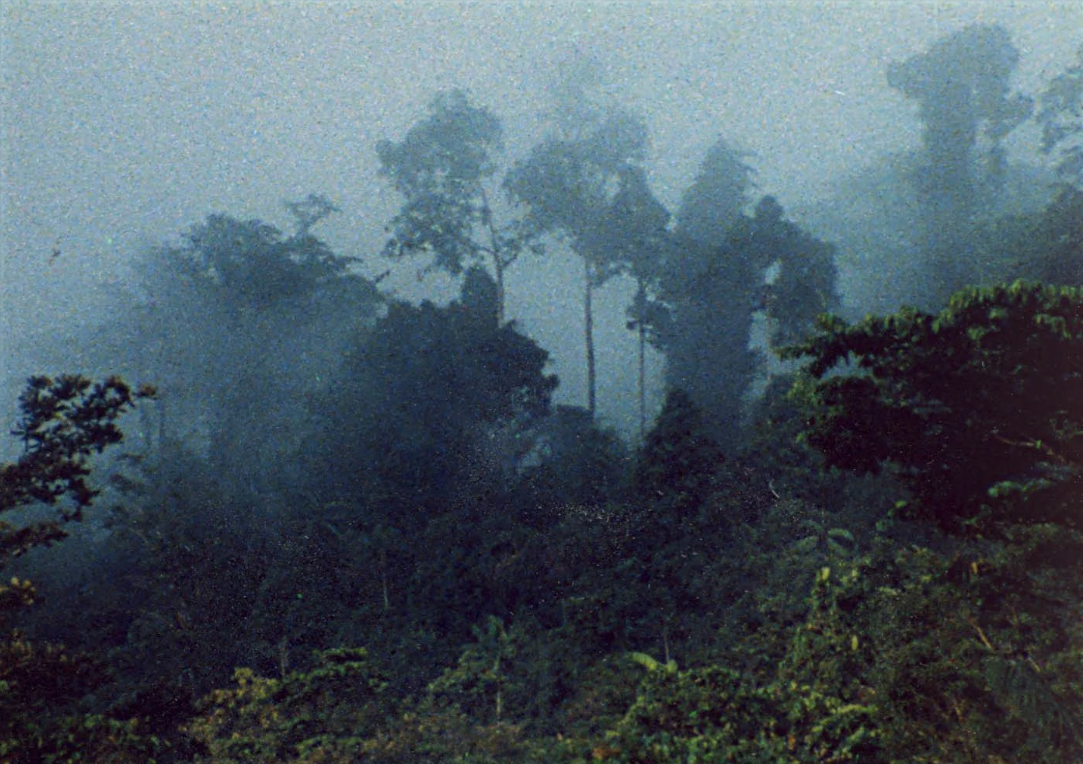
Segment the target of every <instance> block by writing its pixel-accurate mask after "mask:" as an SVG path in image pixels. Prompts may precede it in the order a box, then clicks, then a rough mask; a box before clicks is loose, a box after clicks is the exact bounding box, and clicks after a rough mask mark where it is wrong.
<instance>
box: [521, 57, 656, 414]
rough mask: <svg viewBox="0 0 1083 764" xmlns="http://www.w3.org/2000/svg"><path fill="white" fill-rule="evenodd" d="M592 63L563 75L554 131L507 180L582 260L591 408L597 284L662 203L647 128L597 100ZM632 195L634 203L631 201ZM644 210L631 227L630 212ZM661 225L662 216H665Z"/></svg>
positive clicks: (533, 216)
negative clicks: (650, 171)
mask: <svg viewBox="0 0 1083 764" xmlns="http://www.w3.org/2000/svg"><path fill="white" fill-rule="evenodd" d="M597 76H598V75H597V71H596V69H595V68H594V66H593V65H588V66H586V67H585V68H584V69H583V70H582V71H571V72H568V73H567V76H566V78H565V79H564V80H563V81H561V83H559V87H558V90H557V93H556V95H557V104H556V106H557V109H556V114H555V119H554V123H553V130H552V132H551V133H550V134H549V135H548V136H547V137H546V138H545V139H544V140H543V141H542V142H541V143H539V144H538V145H537V146H535V147H534V149H533V150H532V151H531V152H530V155H529V156H528V157H527V158H526V159H525V160H523V161H521V162H519V163H517V164H516V166H515V167H513V168H512V170H511V171H510V172H509V173H508V175H507V177H506V178H505V180H504V186H505V188H506V189H507V190H508V192H509V193H510V194H511V196H512V198H513V199H515V200H516V201H518V202H520V203H522V204H523V205H525V206H526V208H527V218H526V223H527V225H528V226H529V228H530V230H531V231H532V232H534V233H536V234H539V235H544V234H551V235H557V236H561V237H563V238H565V239H566V240H567V241H568V243H569V245H570V247H571V249H572V251H573V252H575V254H576V255H577V256H578V257H579V258H580V260H581V261H582V263H583V285H584V290H583V321H584V345H585V350H586V363H587V409H588V410H589V411H590V413H591V416H594V414H595V412H596V410H597V375H596V371H595V360H594V307H593V300H594V290H595V289H597V288H598V287H600V286H602V285H603V284H605V283H606V282H607V281H608V280H609V279H610V278H612V277H613V276H615V275H616V274H618V273H620V272H621V271H622V270H623V269H625V268H626V267H627V261H628V257H629V255H628V252H629V249H628V248H629V246H634V245H632V244H631V243H630V241H629V239H630V238H631V239H635V238H636V237H642V236H643V235H645V234H648V233H649V232H651V231H652V230H654V229H656V228H657V227H658V225H657V223H658V219H659V209H660V205H657V204H656V203H653V202H652V201H650V200H648V199H644V198H643V197H644V196H647V197H649V192H648V191H647V190H646V184H645V183H644V179H645V175H644V174H643V172H642V165H643V162H644V160H645V159H646V151H647V145H648V134H647V128H646V125H645V124H644V123H643V121H642V120H641V119H639V118H638V117H636V116H634V115H632V114H630V113H628V112H627V111H625V110H622V109H619V108H616V107H607V106H601V105H598V101H597V99H596V98H595V97H594V93H593V92H592V90H593V89H594V87H595V86H596V85H597ZM633 199H634V200H635V201H634V203H631V202H632V201H633ZM633 209H635V210H636V211H637V212H642V213H645V214H646V216H647V217H646V220H645V222H644V221H640V220H637V221H636V222H635V224H633V225H632V226H631V228H630V229H623V228H621V226H626V225H628V224H629V222H630V221H629V220H628V219H627V214H628V213H629V212H630V211H632V210H633ZM662 226H663V227H664V223H662Z"/></svg>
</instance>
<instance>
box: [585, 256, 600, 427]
mask: <svg viewBox="0 0 1083 764" xmlns="http://www.w3.org/2000/svg"><path fill="white" fill-rule="evenodd" d="M584 266H585V268H586V281H587V284H586V289H585V290H584V292H583V325H584V335H585V336H584V338H585V341H586V345H587V410H588V411H589V412H590V418H591V419H592V420H593V419H594V414H595V411H596V410H597V379H596V375H595V368H594V270H593V269H592V268H591V267H590V262H589V261H587V260H586V259H584Z"/></svg>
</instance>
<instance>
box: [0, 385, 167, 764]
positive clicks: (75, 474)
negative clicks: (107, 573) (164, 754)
mask: <svg viewBox="0 0 1083 764" xmlns="http://www.w3.org/2000/svg"><path fill="white" fill-rule="evenodd" d="M153 395H154V390H153V389H152V388H150V387H142V388H140V389H139V390H137V391H133V390H132V389H131V388H130V387H129V386H128V385H127V384H126V383H125V382H124V381H123V380H121V379H120V378H119V377H110V378H109V379H106V380H105V381H104V382H100V383H92V382H91V381H90V380H89V379H86V378H84V377H81V376H77V375H64V376H61V377H59V378H57V379H56V380H53V379H51V378H49V377H32V378H31V379H30V380H29V381H28V383H27V388H26V390H25V391H24V392H23V394H22V395H21V396H20V397H19V408H20V410H21V416H20V418H19V420H18V422H17V424H16V425H15V428H14V429H13V430H12V434H14V435H15V436H17V437H18V438H20V439H21V440H22V442H23V453H22V455H21V456H20V458H19V459H18V461H16V462H14V463H10V464H7V463H5V464H3V465H0V513H6V512H12V511H15V510H19V509H23V508H26V507H30V506H33V505H34V504H44V505H46V506H49V507H56V508H57V509H58V510H59V517H58V518H57V519H56V520H38V521H30V522H25V523H23V524H22V525H21V526H19V527H16V526H14V525H12V524H10V523H8V522H6V521H3V522H0V569H2V568H3V567H5V566H6V565H7V564H9V563H10V562H11V561H12V559H14V558H16V557H19V556H21V555H23V554H24V553H26V552H27V551H29V550H30V549H32V548H34V547H40V546H50V545H52V544H53V543H55V542H57V541H60V540H62V539H64V538H66V537H67V535H68V533H67V530H66V529H65V528H64V527H63V524H64V523H67V522H71V521H76V520H81V519H82V517H83V512H84V510H86V509H87V508H88V507H90V506H91V505H92V504H93V502H94V499H95V497H96V496H98V493H99V491H98V489H96V488H92V487H91V486H90V484H89V483H88V482H87V478H88V477H89V475H90V460H91V458H92V457H93V456H94V455H96V454H100V453H102V452H103V451H104V450H105V449H106V448H108V447H110V446H113V445H116V444H117V443H120V442H121V441H122V440H123V433H122V432H121V430H120V427H119V425H118V424H117V420H118V419H119V418H120V417H121V416H122V415H123V414H124V413H125V412H127V411H128V410H130V409H131V408H132V407H133V406H134V405H135V404H136V402H137V401H138V400H139V399H142V398H149V397H152V396H153ZM34 595H35V591H34V587H33V586H32V585H31V584H30V583H29V582H27V581H20V580H19V579H18V578H12V579H11V582H10V584H7V583H5V584H3V585H0V615H3V616H7V614H8V611H10V610H13V609H15V608H16V607H18V606H21V605H27V604H31V603H32V602H33V600H34ZM0 623H3V624H5V625H6V623H7V619H6V617H5V618H4V619H2V620H0ZM105 682H106V672H105V670H104V667H103V665H102V664H101V662H100V661H98V660H96V659H94V658H92V657H91V656H88V655H82V654H73V653H70V652H68V651H67V650H65V649H64V648H63V647H61V646H58V645H44V646H43V645H36V644H33V643H31V642H29V641H28V640H27V639H26V638H25V636H23V635H22V634H20V633H19V632H15V633H14V634H12V635H11V636H10V637H5V638H4V639H3V640H0V761H3V762H5V763H6V762H11V764H24V763H25V764H31V763H34V762H39V761H48V762H57V763H58V764H60V763H61V762H74V761H84V760H86V759H85V758H83V757H88V756H90V757H93V760H95V761H102V762H136V761H143V762H152V761H153V759H152V758H151V757H152V756H153V754H154V752H155V751H156V750H157V748H158V741H157V740H156V739H152V738H149V737H144V736H142V735H141V733H140V730H139V724H138V722H136V721H134V720H127V721H122V720H120V719H118V718H112V717H107V716H103V715H101V714H91V713H86V710H87V709H86V707H85V706H84V707H83V708H80V707H79V706H78V704H79V701H80V700H81V699H83V697H84V696H85V695H87V694H88V693H91V692H93V691H95V690H97V689H98V688H100V687H101V686H102V685H103V684H104V683H105Z"/></svg>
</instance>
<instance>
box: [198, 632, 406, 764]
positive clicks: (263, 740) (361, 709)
mask: <svg viewBox="0 0 1083 764" xmlns="http://www.w3.org/2000/svg"><path fill="white" fill-rule="evenodd" d="M234 679H235V681H236V683H237V687H236V689H231V690H217V691H215V692H214V693H212V694H211V695H210V696H209V697H207V698H206V700H205V701H204V711H203V713H202V715H201V716H199V717H197V718H196V719H194V720H193V721H192V723H191V724H190V725H189V728H188V730H189V734H191V735H192V737H194V738H195V739H196V740H197V741H198V742H200V743H201V744H202V745H203V746H205V748H206V750H207V753H208V754H209V755H210V757H211V758H209V759H200V761H208V762H215V764H232V763H233V762H237V763H238V764H239V763H240V762H252V763H253V764H256V763H257V762H269V761H276V762H313V763H314V762H343V763H345V762H347V761H350V760H352V759H351V756H353V755H356V754H357V753H359V752H360V750H361V745H362V741H364V740H366V738H369V737H371V736H372V735H373V734H374V733H375V732H376V731H377V730H380V729H381V728H383V727H384V726H385V725H386V722H387V720H388V718H389V715H390V713H391V705H390V699H389V698H387V696H386V695H385V694H384V688H385V686H386V680H385V678H384V677H383V676H382V675H381V674H380V672H379V670H377V669H376V668H375V667H374V665H373V662H372V660H371V659H370V658H369V656H368V652H367V651H366V650H363V649H352V648H339V649H334V650H326V651H323V652H321V653H319V654H318V655H317V656H316V665H315V667H314V668H313V669H312V670H311V671H306V672H291V673H289V674H287V675H286V676H285V677H283V678H282V679H265V678H262V677H259V676H257V675H255V674H254V673H253V672H252V671H251V670H250V669H238V670H237V672H236V674H235V676H234Z"/></svg>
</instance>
